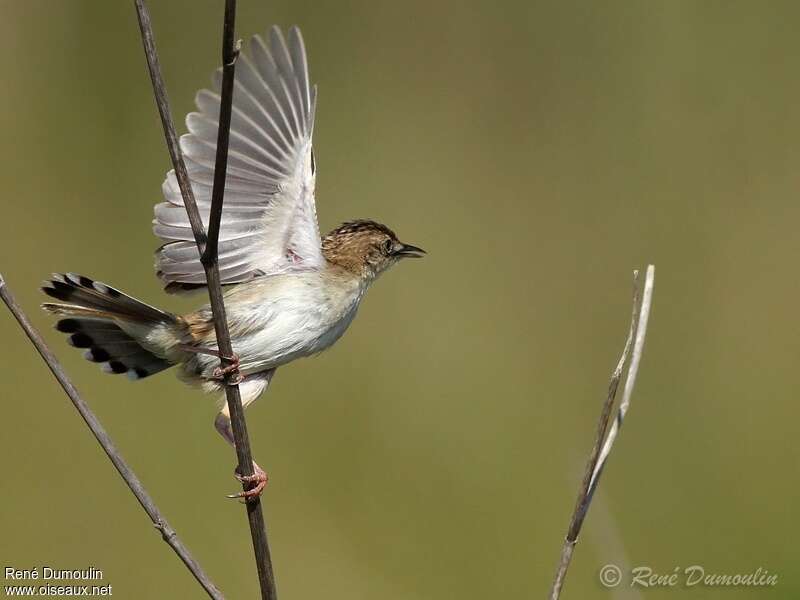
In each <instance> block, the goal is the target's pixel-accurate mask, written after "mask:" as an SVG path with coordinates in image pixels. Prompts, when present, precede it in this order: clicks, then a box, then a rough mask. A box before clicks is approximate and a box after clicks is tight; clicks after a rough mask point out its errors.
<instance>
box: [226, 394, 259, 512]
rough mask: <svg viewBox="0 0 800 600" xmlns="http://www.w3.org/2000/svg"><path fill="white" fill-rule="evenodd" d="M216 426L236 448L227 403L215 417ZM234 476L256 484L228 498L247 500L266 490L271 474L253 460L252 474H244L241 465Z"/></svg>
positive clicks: (242, 480)
mask: <svg viewBox="0 0 800 600" xmlns="http://www.w3.org/2000/svg"><path fill="white" fill-rule="evenodd" d="M214 427H215V428H216V429H217V431H218V432H219V434H220V435H221V436H222V437H223V438H225V440H226V441H227V442H228V443H229V444H230V445H231V446H232V447H233V448H234V449H236V442H235V441H234V438H233V427H231V418H230V416H229V415H228V406H227V405H226V406H225V408H224V409H222V410H221V411H220V412H219V414H218V415H217V418H216V419H214ZM233 476H234V477H236V479H238V480H239V481H240V482H242V483H254V484H255V485H254V486H253V487H252V488H251V489H249V490H243V491H241V492H238V493H236V494H229V495H228V498H244V499H245V500H249V499H251V498H258V497H259V496H260V495H261V493H262V492H263V491H264V488H265V487H267V482H268V481H269V475H267V473H266V472H265V471H264V469H262V468H261V467H259V466H258V464H257V463H256V461H253V474H252V475H242V474H241V473H239V467H238V466H237V467H236V469H235V470H234V472H233Z"/></svg>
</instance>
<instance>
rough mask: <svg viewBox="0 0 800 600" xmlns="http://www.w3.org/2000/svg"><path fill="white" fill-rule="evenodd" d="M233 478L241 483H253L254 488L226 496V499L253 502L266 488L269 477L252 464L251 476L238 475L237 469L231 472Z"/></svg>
mask: <svg viewBox="0 0 800 600" xmlns="http://www.w3.org/2000/svg"><path fill="white" fill-rule="evenodd" d="M233 476H234V477H236V479H238V480H239V481H240V482H242V483H255V486H253V487H252V488H250V489H249V490H243V491H241V492H239V493H237V494H229V495H228V498H244V500H245V502H246V501H248V500H255V499H257V498H258V497H259V496H261V494H262V492H263V491H264V488H265V487H267V482H268V481H269V476H268V475H267V474H266V473H265V472H264V469H262V468H261V467H259V466H258V465H257V464H256V463H255V462H253V474H252V475H242V474H240V473H239V469H238V467H237V468H236V470H235V471H234V472H233Z"/></svg>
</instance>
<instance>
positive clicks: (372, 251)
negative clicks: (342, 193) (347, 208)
mask: <svg viewBox="0 0 800 600" xmlns="http://www.w3.org/2000/svg"><path fill="white" fill-rule="evenodd" d="M322 254H323V255H324V256H325V258H326V259H327V261H328V262H330V263H332V264H334V265H338V266H340V267H342V268H344V269H346V270H347V271H350V272H351V273H353V274H355V275H358V276H359V277H361V278H362V279H365V280H371V279H374V278H375V277H377V276H378V275H380V274H381V273H383V272H384V271H385V270H386V269H388V268H389V267H391V266H392V265H393V264H395V263H396V262H398V261H400V260H401V259H403V258H420V257H422V256H423V255H424V254H425V251H424V250H423V249H422V248H417V247H416V246H411V245H410V244H404V243H403V242H401V241H400V240H398V239H397V236H396V235H395V234H394V231H392V230H391V229H389V228H388V227H386V225H381V224H380V223H376V222H375V221H349V222H347V223H343V224H342V225H340V226H339V227H337V228H336V229H334V230H333V231H331V232H330V233H329V234H328V235H326V236H325V238H324V239H323V240H322Z"/></svg>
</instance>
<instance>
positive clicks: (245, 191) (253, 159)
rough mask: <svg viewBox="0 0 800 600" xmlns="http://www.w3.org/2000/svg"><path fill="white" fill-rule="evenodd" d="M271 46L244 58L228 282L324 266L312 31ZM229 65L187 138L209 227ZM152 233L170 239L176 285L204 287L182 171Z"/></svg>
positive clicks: (225, 260)
mask: <svg viewBox="0 0 800 600" xmlns="http://www.w3.org/2000/svg"><path fill="white" fill-rule="evenodd" d="M268 42H269V43H266V42H265V41H264V40H263V39H262V38H261V37H260V36H254V37H253V39H252V40H251V42H250V48H249V50H250V56H249V57H248V56H246V55H245V53H244V52H242V53H241V54H240V56H239V59H238V61H237V63H236V79H235V85H234V91H233V111H232V117H231V132H230V149H229V153H228V171H227V177H226V184H225V201H224V208H223V211H222V224H221V226H220V236H219V270H220V277H221V280H222V283H224V284H228V283H239V282H242V281H247V280H249V279H252V278H253V277H258V276H261V275H266V274H273V273H280V272H284V271H287V270H292V269H298V268H300V269H307V268H311V269H313V268H321V267H322V266H323V265H324V258H323V257H322V251H321V248H320V236H319V226H318V225H317V213H316V207H315V204H314V178H315V174H314V171H315V165H314V157H313V153H312V150H311V136H312V132H313V129H314V108H315V104H316V88H315V87H311V86H310V85H309V79H308V65H307V62H306V51H305V46H304V44H303V38H302V37H301V35H300V30H299V29H298V28H297V27H292V28H291V29H290V30H289V35H288V44H287V40H285V39H284V37H283V35H282V34H281V31H280V29H278V28H277V27H273V28H272V29H271V30H270V32H269V35H268ZM221 82H222V70H221V69H219V70H218V71H217V72H216V74H215V76H214V85H213V91H211V90H201V91H200V92H198V93H197V96H196V98H195V103H196V105H197V108H198V112H193V113H190V114H189V116H188V117H187V118H186V124H187V126H188V129H189V133H188V134H186V135H184V136H183V137H181V140H180V142H181V149H182V150H183V153H184V157H185V160H186V167H187V169H188V171H189V178H190V180H191V182H192V189H193V190H194V194H195V198H196V200H197V206H198V208H199V210H200V215H201V216H202V219H203V223H204V224H206V226H208V219H209V211H210V209H211V189H212V185H213V180H214V161H215V156H216V146H217V143H216V142H217V128H218V120H219V107H220V94H219V90H220V85H221ZM162 191H163V193H164V199H165V200H166V202H162V203H160V204H157V205H156V207H155V219H154V221H153V224H154V226H153V231H154V232H155V234H156V235H157V236H158V237H160V238H161V239H162V240H163V241H164V245H163V246H161V247H160V248H159V249H158V251H157V252H156V269H157V271H158V276H159V277H160V278H161V280H162V281H163V282H164V285H165V287H166V289H167V291H169V292H177V291H182V290H187V289H193V288H196V287H200V286H203V285H205V283H206V279H205V273H204V271H203V266H202V265H201V263H200V257H199V255H198V252H197V247H196V245H195V242H194V236H193V234H192V229H191V226H190V225H189V218H188V217H187V215H186V209H185V208H184V205H183V198H182V197H181V192H180V188H179V187H178V182H177V179H176V178H175V172H174V171H170V172H169V173H168V174H167V178H166V180H165V181H164V184H163V186H162Z"/></svg>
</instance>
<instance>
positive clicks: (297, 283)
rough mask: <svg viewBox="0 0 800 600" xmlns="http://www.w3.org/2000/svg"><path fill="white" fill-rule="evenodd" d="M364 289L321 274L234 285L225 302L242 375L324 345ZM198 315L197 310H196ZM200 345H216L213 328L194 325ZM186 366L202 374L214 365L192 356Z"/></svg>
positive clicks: (333, 336) (351, 315) (342, 329)
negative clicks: (199, 334) (235, 286)
mask: <svg viewBox="0 0 800 600" xmlns="http://www.w3.org/2000/svg"><path fill="white" fill-rule="evenodd" d="M364 291H365V290H364V288H363V286H362V285H361V284H360V282H359V281H358V280H357V279H355V278H353V277H343V276H340V275H338V274H330V273H326V272H308V273H294V274H286V275H276V276H272V277H264V278H261V279H257V280H254V281H252V282H249V283H247V284H243V285H241V286H238V287H237V288H236V289H234V290H233V291H231V292H229V293H228V294H226V298H225V306H226V310H227V313H228V324H229V327H230V332H231V340H232V343H233V349H234V351H235V352H236V354H237V355H238V356H239V360H240V370H241V372H242V373H243V374H245V375H247V374H249V373H257V372H259V371H264V370H266V369H271V368H273V367H278V366H280V365H283V364H286V363H288V362H290V361H292V360H295V359H296V358H300V357H303V356H310V355H312V354H316V353H318V352H321V351H323V350H325V349H326V348H328V347H330V346H331V345H332V344H333V343H334V342H335V341H336V340H338V339H339V338H340V337H341V336H342V334H343V333H344V332H345V330H346V329H347V327H348V326H349V325H350V323H351V322H352V321H353V318H354V317H355V315H356V311H357V310H358V305H359V303H360V301H361V298H362V297H363V294H364ZM198 314H199V313H198ZM194 327H195V328H196V330H197V331H198V333H202V336H201V338H202V339H197V342H199V343H200V345H202V346H205V347H212V348H213V347H216V339H215V337H214V332H213V327H211V328H210V329H208V328H204V327H203V326H202V325H195V326H194ZM190 362H191V363H193V364H191V365H190V364H187V365H186V368H187V370H194V371H195V373H197V372H198V371H200V372H201V373H202V376H208V375H209V374H210V373H211V372H213V369H214V368H216V366H217V365H218V364H219V361H218V360H217V359H216V358H215V357H213V356H207V355H198V356H196V357H193V359H191V360H190Z"/></svg>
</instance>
